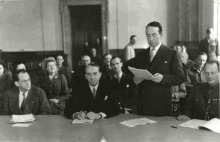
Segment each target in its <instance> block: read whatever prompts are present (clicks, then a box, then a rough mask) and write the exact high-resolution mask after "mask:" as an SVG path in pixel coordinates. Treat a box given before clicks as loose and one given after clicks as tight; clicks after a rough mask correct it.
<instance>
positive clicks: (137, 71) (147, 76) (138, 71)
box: [128, 66, 154, 80]
mask: <svg viewBox="0 0 220 142" xmlns="http://www.w3.org/2000/svg"><path fill="white" fill-rule="evenodd" d="M128 69H129V70H130V71H131V72H132V73H133V74H134V75H135V76H137V77H139V78H143V79H146V80H149V79H150V78H152V77H154V76H153V75H152V74H151V73H150V72H149V71H148V70H143V69H136V68H133V67H130V66H129V67H128Z"/></svg>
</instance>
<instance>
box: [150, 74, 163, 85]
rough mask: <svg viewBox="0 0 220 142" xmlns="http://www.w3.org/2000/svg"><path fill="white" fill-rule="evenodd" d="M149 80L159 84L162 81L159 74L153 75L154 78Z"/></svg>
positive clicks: (161, 76)
mask: <svg viewBox="0 0 220 142" xmlns="http://www.w3.org/2000/svg"><path fill="white" fill-rule="evenodd" d="M150 80H151V81H153V82H156V83H160V82H161V81H162V80H163V75H162V74H160V73H155V74H154V77H152V78H151V79H150Z"/></svg>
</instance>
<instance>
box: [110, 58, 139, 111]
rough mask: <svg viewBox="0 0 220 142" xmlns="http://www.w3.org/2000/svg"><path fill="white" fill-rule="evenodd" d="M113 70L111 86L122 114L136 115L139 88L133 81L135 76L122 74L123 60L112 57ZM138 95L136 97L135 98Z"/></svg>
mask: <svg viewBox="0 0 220 142" xmlns="http://www.w3.org/2000/svg"><path fill="white" fill-rule="evenodd" d="M110 64H111V68H112V71H113V73H112V74H111V76H110V83H111V84H110V86H109V87H112V90H114V91H115V93H116V97H117V100H118V103H119V105H120V109H121V112H122V113H129V112H132V113H135V110H137V107H136V100H137V98H136V97H137V86H136V84H135V83H134V81H133V76H132V75H128V74H125V73H123V72H122V66H123V63H122V62H121V58H119V57H117V56H115V57H112V59H111V61H110ZM135 94H136V96H135Z"/></svg>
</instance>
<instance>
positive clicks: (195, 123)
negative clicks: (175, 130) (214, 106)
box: [179, 119, 207, 129]
mask: <svg viewBox="0 0 220 142" xmlns="http://www.w3.org/2000/svg"><path fill="white" fill-rule="evenodd" d="M205 123H207V121H205V120H198V119H192V120H189V121H187V122H184V123H182V124H180V125H179V126H182V127H188V128H193V129H199V126H201V125H203V124H205Z"/></svg>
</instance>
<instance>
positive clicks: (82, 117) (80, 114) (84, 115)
mask: <svg viewBox="0 0 220 142" xmlns="http://www.w3.org/2000/svg"><path fill="white" fill-rule="evenodd" d="M75 118H77V119H79V120H84V119H85V118H86V112H85V111H80V112H78V113H77V114H75Z"/></svg>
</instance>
